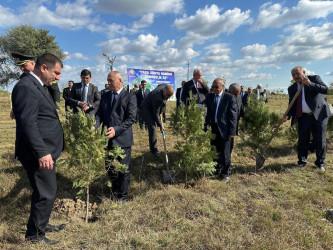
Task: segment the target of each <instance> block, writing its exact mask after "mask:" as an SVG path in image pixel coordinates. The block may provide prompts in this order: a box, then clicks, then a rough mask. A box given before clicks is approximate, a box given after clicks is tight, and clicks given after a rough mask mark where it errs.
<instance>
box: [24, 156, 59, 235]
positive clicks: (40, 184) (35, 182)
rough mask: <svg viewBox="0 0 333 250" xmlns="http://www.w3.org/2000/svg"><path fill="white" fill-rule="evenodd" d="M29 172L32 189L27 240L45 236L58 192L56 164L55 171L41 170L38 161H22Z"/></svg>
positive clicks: (54, 165)
mask: <svg viewBox="0 0 333 250" xmlns="http://www.w3.org/2000/svg"><path fill="white" fill-rule="evenodd" d="M20 161H21V163H22V165H23V167H24V168H25V170H26V171H27V175H28V178H29V182H30V185H31V187H32V196H31V208H30V217H29V220H28V224H27V231H26V234H25V237H26V238H29V239H34V238H36V237H40V236H44V235H45V227H46V225H47V224H48V222H49V218H50V215H51V211H52V208H53V203H54V200H55V196H56V192H57V181H56V172H55V168H56V163H55V161H54V164H53V169H51V170H41V169H40V168H39V164H38V161H37V160H34V161H26V160H20Z"/></svg>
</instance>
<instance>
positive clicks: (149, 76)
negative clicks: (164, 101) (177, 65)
mask: <svg viewBox="0 0 333 250" xmlns="http://www.w3.org/2000/svg"><path fill="white" fill-rule="evenodd" d="M127 76H128V85H129V87H130V88H133V87H134V84H138V85H139V86H140V84H141V81H142V80H146V82H147V87H146V88H147V89H150V90H153V89H154V88H156V87H157V86H158V85H160V84H169V85H172V86H173V88H174V90H175V93H176V89H175V87H176V86H175V73H174V72H171V71H158V70H150V69H132V68H128V69H127ZM174 95H175V94H174ZM170 99H172V100H173V99H174V96H172V97H171V98H170Z"/></svg>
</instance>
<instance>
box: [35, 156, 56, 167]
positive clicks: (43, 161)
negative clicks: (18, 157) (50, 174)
mask: <svg viewBox="0 0 333 250" xmlns="http://www.w3.org/2000/svg"><path fill="white" fill-rule="evenodd" d="M38 162H39V168H40V169H42V170H50V169H52V168H53V160H52V156H51V155H50V154H48V155H45V156H43V157H41V158H39V159H38Z"/></svg>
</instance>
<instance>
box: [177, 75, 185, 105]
mask: <svg viewBox="0 0 333 250" xmlns="http://www.w3.org/2000/svg"><path fill="white" fill-rule="evenodd" d="M185 83H186V81H182V86H181V87H180V88H177V90H176V107H177V108H178V107H179V105H180V104H181V103H182V94H183V90H184V85H185Z"/></svg>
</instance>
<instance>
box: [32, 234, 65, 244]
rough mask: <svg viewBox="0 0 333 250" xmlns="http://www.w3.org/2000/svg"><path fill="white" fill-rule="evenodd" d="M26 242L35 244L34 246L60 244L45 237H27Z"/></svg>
mask: <svg viewBox="0 0 333 250" xmlns="http://www.w3.org/2000/svg"><path fill="white" fill-rule="evenodd" d="M25 241H26V242H29V243H34V244H35V243H41V244H44V245H55V244H58V243H59V241H55V240H50V239H48V238H46V237H45V236H34V237H26V238H25Z"/></svg>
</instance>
